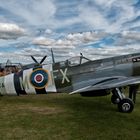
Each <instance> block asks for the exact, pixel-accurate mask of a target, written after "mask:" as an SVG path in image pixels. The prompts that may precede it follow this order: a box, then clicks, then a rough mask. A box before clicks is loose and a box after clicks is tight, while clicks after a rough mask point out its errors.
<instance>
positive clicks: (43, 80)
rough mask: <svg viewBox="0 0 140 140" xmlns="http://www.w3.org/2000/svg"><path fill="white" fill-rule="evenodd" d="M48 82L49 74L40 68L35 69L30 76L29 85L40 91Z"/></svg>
mask: <svg viewBox="0 0 140 140" xmlns="http://www.w3.org/2000/svg"><path fill="white" fill-rule="evenodd" d="M48 82H49V74H48V71H47V70H44V69H42V68H38V69H35V70H34V71H33V72H32V73H31V75H30V83H31V84H32V85H33V87H35V88H37V89H42V88H44V87H46V86H47V84H48Z"/></svg>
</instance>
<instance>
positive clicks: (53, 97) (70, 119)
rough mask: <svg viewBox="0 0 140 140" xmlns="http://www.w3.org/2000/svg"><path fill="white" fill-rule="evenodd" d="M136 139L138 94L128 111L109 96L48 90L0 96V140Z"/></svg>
mask: <svg viewBox="0 0 140 140" xmlns="http://www.w3.org/2000/svg"><path fill="white" fill-rule="evenodd" d="M130 139H131V140H139V139H140V95H138V96H137V103H136V105H135V109H134V111H133V112H132V113H130V114H124V113H120V112H118V110H117V106H116V105H113V104H111V102H110V96H105V97H81V96H80V95H78V94H76V95H68V94H48V95H34V96H33V95H30V96H20V97H17V96H3V97H1V98H0V140H130Z"/></svg>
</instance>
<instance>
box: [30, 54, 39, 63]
mask: <svg viewBox="0 0 140 140" xmlns="http://www.w3.org/2000/svg"><path fill="white" fill-rule="evenodd" d="M31 58H32V59H33V61H34V62H35V63H38V62H37V60H36V59H35V58H34V57H33V56H32V55H31Z"/></svg>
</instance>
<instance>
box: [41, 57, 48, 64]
mask: <svg viewBox="0 0 140 140" xmlns="http://www.w3.org/2000/svg"><path fill="white" fill-rule="evenodd" d="M46 57H47V55H45V56H44V57H43V58H42V60H41V61H40V63H39V64H42V63H43V62H44V60H45V59H46Z"/></svg>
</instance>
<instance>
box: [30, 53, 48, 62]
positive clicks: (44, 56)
mask: <svg viewBox="0 0 140 140" xmlns="http://www.w3.org/2000/svg"><path fill="white" fill-rule="evenodd" d="M46 57H47V56H46V55H45V56H44V57H43V58H42V60H41V61H40V62H38V61H37V60H36V59H35V58H34V57H33V56H32V55H31V58H32V59H33V61H34V62H35V63H37V64H42V63H43V62H44V60H45V59H46Z"/></svg>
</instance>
